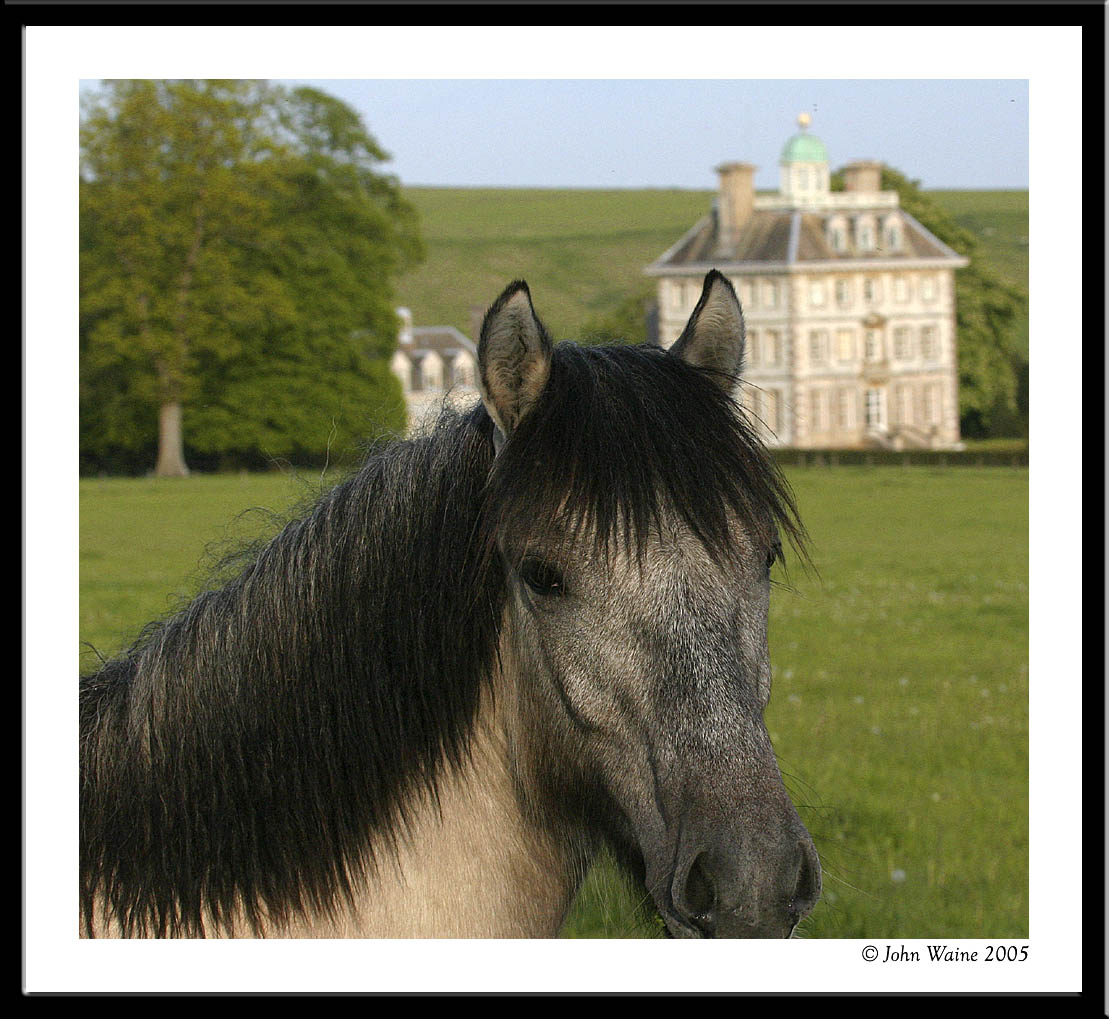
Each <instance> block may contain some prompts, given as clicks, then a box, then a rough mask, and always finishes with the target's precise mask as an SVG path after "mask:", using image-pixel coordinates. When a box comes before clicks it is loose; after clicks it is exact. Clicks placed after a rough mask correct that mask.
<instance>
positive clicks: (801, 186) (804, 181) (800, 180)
mask: <svg viewBox="0 0 1109 1019" xmlns="http://www.w3.org/2000/svg"><path fill="white" fill-rule="evenodd" d="M797 190H798V191H808V190H809V171H808V170H807V169H806V168H805V167H803V166H799V167H798V168H797Z"/></svg>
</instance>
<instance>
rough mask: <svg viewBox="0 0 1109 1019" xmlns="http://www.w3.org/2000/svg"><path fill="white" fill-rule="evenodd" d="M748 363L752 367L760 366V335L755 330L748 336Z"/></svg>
mask: <svg viewBox="0 0 1109 1019" xmlns="http://www.w3.org/2000/svg"><path fill="white" fill-rule="evenodd" d="M747 363H748V364H749V365H750V366H751V367H755V366H756V365H758V364H759V334H758V332H757V331H756V330H754V329H752V330H751V331H750V332H749V333H748V334H747Z"/></svg>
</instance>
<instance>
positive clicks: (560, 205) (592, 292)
mask: <svg viewBox="0 0 1109 1019" xmlns="http://www.w3.org/2000/svg"><path fill="white" fill-rule="evenodd" d="M929 195H930V196H931V197H933V198H935V199H936V200H937V201H938V202H939V204H940V205H941V206H943V208H944V209H946V210H947V211H948V212H949V213H950V214H951V215H952V216H953V217H954V219H955V220H956V221H957V222H958V223H960V224H961V225H962V226H965V227H966V228H967V229H969V230H970V231H971V232H973V233H974V234H975V235H976V236H977V237H978V238H979V240H980V242H981V245H982V254H983V257H985V258H986V260H987V261H988V262H989V264H990V265H991V266H993V268H994V269H995V270H996V271H997V272H998V273H999V274H1000V275H1001V276H1002V277H1003V278H1004V279H1006V280H1009V281H1011V282H1013V283H1016V284H1018V285H1019V286H1021V287H1025V288H1027V286H1028V192H1027V191H930V192H929ZM405 196H406V197H407V198H408V199H409V200H410V201H411V202H412V203H413V204H414V205H415V206H416V208H417V210H418V211H419V214H420V222H421V230H422V233H423V236H424V239H425V241H426V243H427V251H428V257H427V261H426V262H425V263H424V264H423V265H422V266H421V267H420V268H418V269H417V270H415V271H414V272H412V273H409V274H408V275H407V276H405V277H403V278H402V279H401V280H400V281H399V283H398V287H397V292H398V299H399V300H400V302H401V303H402V304H404V305H406V306H408V307H409V308H411V309H412V312H413V317H414V321H415V324H416V325H453V326H455V327H456V328H457V329H460V330H461V331H462V332H463V333H465V334H466V335H467V336H471V335H472V334H473V332H474V328H473V325H472V314H471V311H472V308H473V307H474V306H475V305H478V306H480V307H481V308H482V309H484V308H485V307H486V306H487V305H488V304H489V303H490V302H491V301H492V300H493V299H494V298H495V297H496V296H497V294H499V293H500V291H501V290H502V289H504V287H505V286H506V285H507V284H508V283H509V282H510V281H512V280H514V279H517V278H519V277H524V278H526V279H527V281H528V283H529V284H530V286H531V289H532V293H533V295H534V297H535V301H536V307H537V310H538V311H539V314H540V315H541V316H542V317H543V319H544V321H545V322H546V323H547V325H548V327H549V328H550V329H551V331H552V333H553V334H554V336H555V337H556V338H557V339H566V338H573V337H576V336H578V335H579V333H580V330H581V326H582V323H583V322H584V321H585V320H586V319H587V318H589V317H590V316H591V315H594V314H597V313H606V312H609V311H611V310H612V308H613V307H614V306H615V305H616V304H618V303H619V302H620V301H621V300H623V299H624V298H625V297H627V296H628V295H630V294H633V293H640V292H642V293H643V294H644V295H653V294H654V292H655V283H654V281H653V280H649V279H648V278H647V277H645V276H644V275H643V269H644V267H645V266H647V265H649V264H650V263H651V262H653V261H654V260H655V259H656V258H658V257H659V255H661V254H662V253H663V252H664V251H665V250H666V249H667V248H669V247H670V246H671V245H672V244H673V243H674V242H675V241H677V240H678V239H679V238H680V237H681V236H682V235H683V234H684V233H685V232H686V231H687V230H688V229H689V228H690V227H691V226H693V224H694V223H696V222H697V220H698V219H700V218H701V216H703V215H705V214H706V213H707V212H708V211H709V209H710V208H711V206H712V199H713V192H711V191H683V190H676V189H675V190H639V191H618V190H612V191H589V190H530V189H522V188H521V189H509V188H504V189H494V188H473V189H457V188H450V189H447V188H408V189H406V190H405ZM1025 332H1027V330H1026V329H1025Z"/></svg>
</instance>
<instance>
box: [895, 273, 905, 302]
mask: <svg viewBox="0 0 1109 1019" xmlns="http://www.w3.org/2000/svg"><path fill="white" fill-rule="evenodd" d="M893 299H894V300H895V301H900V302H901V303H902V304H904V303H905V301H907V300H908V299H909V281H908V280H907V279H906V278H905V277H904V276H894V278H893Z"/></svg>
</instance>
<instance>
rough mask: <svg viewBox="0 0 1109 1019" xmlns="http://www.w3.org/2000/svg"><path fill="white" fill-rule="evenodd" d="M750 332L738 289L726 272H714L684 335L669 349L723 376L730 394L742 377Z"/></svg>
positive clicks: (706, 280) (687, 324) (707, 277)
mask: <svg viewBox="0 0 1109 1019" xmlns="http://www.w3.org/2000/svg"><path fill="white" fill-rule="evenodd" d="M746 339H747V331H746V328H745V327H744V325H743V309H742V308H741V307H740V304H739V298H738V297H736V295H735V289H734V288H733V287H732V285H731V283H729V282H728V278H727V277H726V276H724V275H723V273H720V272H718V271H717V270H716V269H713V270H712V271H711V272H710V273H709V274H708V275H707V276H706V277H705V285H704V288H703V289H702V290H701V299H700V300H699V301H698V302H697V307H696V308H694V309H693V314H692V315H690V316H689V321H688V322H687V323H686V326H685V329H683V330H682V334H681V336H679V337H678V338H677V339H676V340H675V341H674V345H673V346H672V347H671V348H670V352H671V353H672V354H676V355H677V356H678V357H680V358H681V359H682V360H683V361H686V362H688V363H689V364H692V365H695V366H697V367H698V368H707V369H709V370H710V371H713V372H717V373H719V374H720V376H721V379H720V384H721V385H722V386H724V387H725V388H726V389H727V390H728V391H729V392H730V391H731V388H732V386H733V385H734V384H735V383H736V382H737V381H738V380H739V377H740V375H742V374H743V355H744V351H745V348H746Z"/></svg>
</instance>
